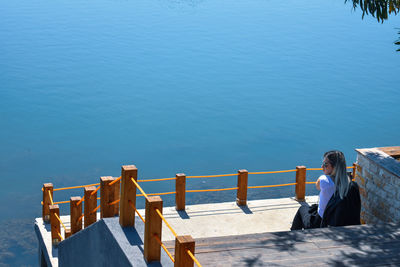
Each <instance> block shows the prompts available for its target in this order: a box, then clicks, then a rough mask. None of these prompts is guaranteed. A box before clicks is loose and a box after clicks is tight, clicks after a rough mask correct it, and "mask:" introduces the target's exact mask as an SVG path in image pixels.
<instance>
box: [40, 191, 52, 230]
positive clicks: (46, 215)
mask: <svg viewBox="0 0 400 267" xmlns="http://www.w3.org/2000/svg"><path fill="white" fill-rule="evenodd" d="M42 190H43V206H42V218H43V221H44V222H46V223H49V222H50V209H49V206H50V205H52V203H51V200H50V196H49V192H50V195H51V197H53V184H52V183H46V184H43V189H42Z"/></svg>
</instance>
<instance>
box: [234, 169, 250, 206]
mask: <svg viewBox="0 0 400 267" xmlns="http://www.w3.org/2000/svg"><path fill="white" fill-rule="evenodd" d="M248 176H249V173H248V171H247V170H239V171H238V181H237V187H238V189H237V194H236V204H237V205H239V206H246V205H247V184H248V182H247V180H248Z"/></svg>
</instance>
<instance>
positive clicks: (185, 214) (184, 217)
mask: <svg viewBox="0 0 400 267" xmlns="http://www.w3.org/2000/svg"><path fill="white" fill-rule="evenodd" d="M177 212H178V214H179V217H181V219H190V217H189V215H188V214H187V212H186V210H178V211H177Z"/></svg>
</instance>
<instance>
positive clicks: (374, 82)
mask: <svg viewBox="0 0 400 267" xmlns="http://www.w3.org/2000/svg"><path fill="white" fill-rule="evenodd" d="M354 1H355V2H356V0H354ZM371 2H374V1H371ZM398 12H399V10H398V8H397V12H393V11H392V12H391V14H389V15H388V18H387V19H383V20H382V18H379V17H377V14H371V13H370V12H366V13H365V12H364V13H365V14H364V16H363V11H362V9H361V8H360V7H359V6H358V5H357V4H356V7H355V8H354V7H353V2H352V1H348V2H344V1H333V0H327V1H316V0H310V1H304V2H302V1H293V0H289V1H276V0H238V1H232V0H213V1H209V0H187V1H186V0H146V1H141V0H97V1H91V0H68V1H66V0H53V1H48V0H42V1H39V0H31V1H27V0H19V1H5V0H0V129H1V130H0V181H1V183H2V184H1V186H0V203H1V205H0V222H1V223H2V230H1V231H0V265H1V266H3V265H5V266H8V265H10V266H29V265H31V266H36V265H37V255H36V254H37V241H36V237H35V235H34V231H33V221H34V218H36V217H40V216H41V205H40V201H41V197H42V192H41V190H40V189H41V187H42V184H43V183H46V182H52V183H53V184H54V187H55V188H58V187H64V186H74V185H82V184H92V183H97V182H98V181H99V178H100V177H101V176H119V175H120V172H121V165H128V164H134V165H136V166H137V168H138V172H139V178H140V179H151V178H165V177H174V176H175V174H176V173H180V172H183V173H185V174H186V175H212V174H226V173H236V172H237V170H239V169H247V170H248V171H251V172H257V171H274V170H286V169H294V168H295V167H296V166H297V165H305V166H307V167H320V165H321V160H322V155H323V153H324V152H325V151H327V150H331V149H339V150H341V151H343V152H344V153H345V155H346V157H347V162H348V164H347V165H349V166H350V165H351V164H352V163H353V162H354V161H355V160H356V152H355V149H356V148H363V147H376V146H393V145H400V143H399V142H400V139H399V136H400V135H399V133H400V121H399V118H400V117H399V116H400V105H399V101H400V74H399V73H400V52H398V51H396V50H398V49H399V48H400V47H399V45H395V42H398V41H399V39H400V33H399V32H400V29H399V28H400V18H399V16H396V14H395V13H398ZM318 175H320V172H318V171H313V172H311V171H310V172H308V176H307V179H308V180H309V181H313V180H315V179H316V178H317V177H318ZM290 182H294V173H289V174H275V175H250V176H249V185H266V184H279V183H290ZM235 185H236V178H235V177H221V178H204V179H191V180H188V182H187V189H207V188H224V187H233V186H235ZM144 190H145V191H146V192H147V193H155V192H168V191H173V190H174V183H173V181H166V182H158V183H146V184H144ZM306 193H307V194H309V195H311V194H317V191H316V190H315V189H314V187H313V186H312V185H311V186H307V192H306ZM79 195H82V190H81V189H79V190H72V191H59V192H55V195H54V200H55V201H61V200H68V199H69V197H70V196H79ZM292 196H294V187H293V186H289V187H279V188H268V189H251V190H250V191H249V199H261V198H279V197H292ZM163 200H164V204H165V205H167V206H173V205H174V196H173V195H172V196H163ZM234 200H235V192H234V191H224V192H215V193H190V194H188V195H187V203H188V204H196V203H209V202H222V201H234ZM138 204H139V206H140V207H143V201H142V200H141V201H139V202H138ZM60 206H61V213H63V214H68V213H69V207H68V205H66V204H61V205H60Z"/></svg>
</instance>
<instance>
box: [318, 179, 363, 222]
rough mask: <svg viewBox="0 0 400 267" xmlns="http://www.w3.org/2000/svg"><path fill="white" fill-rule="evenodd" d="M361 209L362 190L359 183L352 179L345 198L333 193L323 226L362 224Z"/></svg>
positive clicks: (327, 206) (323, 219)
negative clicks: (359, 188)
mask: <svg viewBox="0 0 400 267" xmlns="http://www.w3.org/2000/svg"><path fill="white" fill-rule="evenodd" d="M360 211H361V200H360V191H359V190H358V185H357V183H355V182H353V181H352V182H350V187H349V191H348V192H347V195H346V196H345V197H344V198H343V199H340V196H339V194H337V193H335V194H333V196H332V197H331V199H330V200H329V202H328V204H327V205H326V208H325V211H324V217H323V218H322V221H321V227H328V226H345V225H357V224H360Z"/></svg>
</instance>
